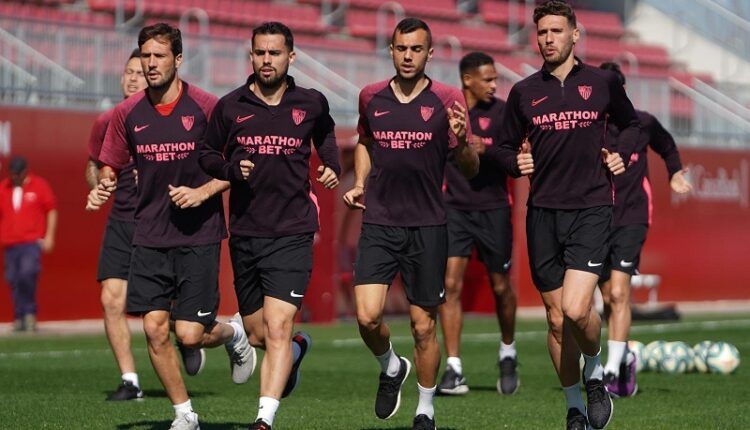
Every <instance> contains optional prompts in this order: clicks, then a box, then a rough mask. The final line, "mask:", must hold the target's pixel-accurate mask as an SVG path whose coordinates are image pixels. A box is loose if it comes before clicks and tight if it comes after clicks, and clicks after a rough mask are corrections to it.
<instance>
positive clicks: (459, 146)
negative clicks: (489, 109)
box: [448, 101, 479, 179]
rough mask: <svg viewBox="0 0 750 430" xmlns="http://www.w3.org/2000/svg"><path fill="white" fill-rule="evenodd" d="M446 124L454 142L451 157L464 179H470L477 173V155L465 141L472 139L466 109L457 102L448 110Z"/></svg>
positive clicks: (472, 147)
mask: <svg viewBox="0 0 750 430" xmlns="http://www.w3.org/2000/svg"><path fill="white" fill-rule="evenodd" d="M448 124H449V126H450V132H451V134H452V135H453V137H454V138H455V141H456V147H455V148H453V156H454V157H456V165H457V166H458V170H459V171H461V174H462V175H464V177H465V178H467V179H471V178H473V177H474V176H476V175H477V173H479V154H477V151H476V149H474V146H473V145H469V144H468V143H467V139H469V138H471V137H473V136H472V135H471V126H470V125H469V117H468V114H467V112H466V107H465V106H464V105H462V104H461V103H460V102H458V101H454V102H453V106H451V107H449V108H448Z"/></svg>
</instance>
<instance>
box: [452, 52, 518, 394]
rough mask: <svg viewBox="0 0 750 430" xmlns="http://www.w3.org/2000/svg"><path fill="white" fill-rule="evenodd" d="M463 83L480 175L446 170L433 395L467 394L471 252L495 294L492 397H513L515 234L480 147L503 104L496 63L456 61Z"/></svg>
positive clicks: (501, 176)
mask: <svg viewBox="0 0 750 430" xmlns="http://www.w3.org/2000/svg"><path fill="white" fill-rule="evenodd" d="M459 72H460V74H461V84H462V86H463V93H464V97H465V98H466V104H467V107H468V109H469V118H470V120H471V130H472V132H473V139H472V142H471V143H470V145H471V146H472V147H474V149H475V150H476V151H477V153H478V154H479V155H480V157H479V158H480V167H479V174H477V176H476V177H474V178H472V179H471V180H467V179H466V178H465V177H464V176H463V175H462V174H461V172H460V171H459V170H458V167H457V166H456V164H455V160H453V157H452V156H451V157H449V163H448V165H447V168H446V170H445V179H446V190H445V205H446V206H447V216H448V264H447V267H446V271H445V272H446V273H445V303H444V304H442V305H441V306H440V308H439V312H440V324H441V326H442V329H443V339H444V342H445V352H446V355H447V356H448V358H447V359H446V366H445V373H444V374H443V377H442V379H441V380H440V384H438V392H440V393H441V394H454V395H459V394H465V393H467V392H468V391H469V386H468V385H467V384H466V379H465V378H464V376H463V366H462V363H461V358H460V354H459V352H460V346H461V328H462V326H463V315H462V312H461V290H462V287H463V279H464V273H465V272H466V266H467V265H468V263H469V257H470V256H471V249H472V247H473V246H475V245H476V247H477V249H478V251H479V257H480V258H481V259H482V261H483V262H484V265H485V267H486V268H487V273H488V275H489V278H490V283H491V285H492V290H493V292H494V294H495V313H496V314H497V321H498V323H499V325H500V330H501V332H502V339H501V341H500V348H499V352H498V357H499V358H498V364H499V367H500V378H499V379H498V381H497V391H498V393H501V394H513V393H515V392H516V390H517V389H518V374H517V373H516V345H515V342H514V341H513V335H514V330H515V322H516V294H515V292H514V291H513V289H512V288H511V285H510V277H509V276H508V270H510V263H511V251H512V248H513V246H512V245H513V243H512V241H513V227H512V225H511V223H510V217H511V211H510V204H509V200H508V190H507V175H506V172H505V170H504V169H502V168H501V167H499V166H497V165H494V164H493V163H492V162H491V160H488V159H487V158H485V157H483V156H482V154H484V152H485V147H486V146H489V145H493V144H495V143H496V139H497V132H498V130H499V128H500V117H501V112H502V109H503V106H504V105H505V102H503V101H501V100H498V99H497V98H495V90H496V89H497V83H496V81H497V72H496V70H495V61H494V60H493V59H492V57H490V56H489V55H487V54H485V53H482V52H472V53H470V54H467V55H466V56H465V57H463V58H462V59H461V63H460V65H459Z"/></svg>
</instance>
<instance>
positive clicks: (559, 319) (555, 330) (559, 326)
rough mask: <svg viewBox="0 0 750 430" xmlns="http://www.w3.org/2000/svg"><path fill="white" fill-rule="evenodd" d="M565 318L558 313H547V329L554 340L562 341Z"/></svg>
mask: <svg viewBox="0 0 750 430" xmlns="http://www.w3.org/2000/svg"><path fill="white" fill-rule="evenodd" d="M564 324H565V317H564V316H563V314H562V312H559V311H547V329H548V330H549V331H550V333H552V335H553V336H555V339H557V340H558V341H562V335H563V325H564Z"/></svg>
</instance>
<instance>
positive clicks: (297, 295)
mask: <svg viewBox="0 0 750 430" xmlns="http://www.w3.org/2000/svg"><path fill="white" fill-rule="evenodd" d="M289 295H290V296H292V297H295V298H300V297H305V295H304V294H297V293H295V292H294V291H292V292H291V293H289Z"/></svg>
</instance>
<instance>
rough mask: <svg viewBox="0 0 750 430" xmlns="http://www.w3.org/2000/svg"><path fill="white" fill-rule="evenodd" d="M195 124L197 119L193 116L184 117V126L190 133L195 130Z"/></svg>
mask: <svg viewBox="0 0 750 430" xmlns="http://www.w3.org/2000/svg"><path fill="white" fill-rule="evenodd" d="M194 122H195V117H194V116H193V115H190V116H183V117H182V126H183V127H185V130H187V131H190V130H191V129H192V128H193V123H194Z"/></svg>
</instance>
